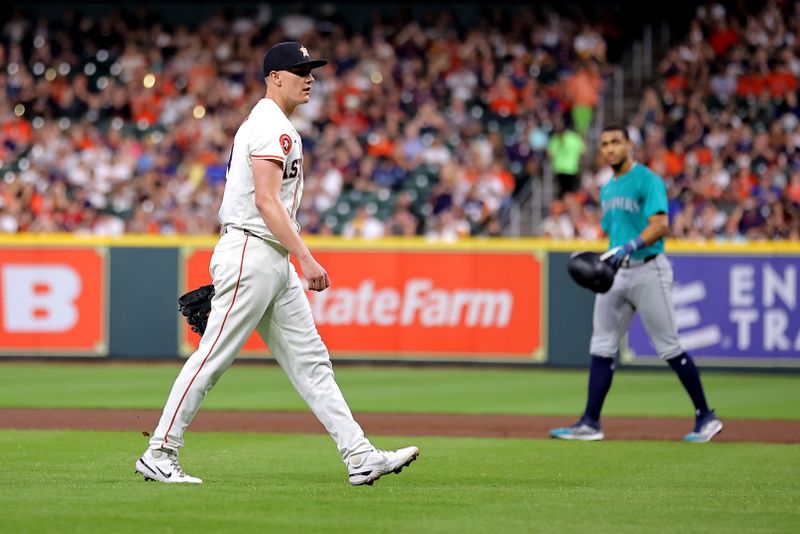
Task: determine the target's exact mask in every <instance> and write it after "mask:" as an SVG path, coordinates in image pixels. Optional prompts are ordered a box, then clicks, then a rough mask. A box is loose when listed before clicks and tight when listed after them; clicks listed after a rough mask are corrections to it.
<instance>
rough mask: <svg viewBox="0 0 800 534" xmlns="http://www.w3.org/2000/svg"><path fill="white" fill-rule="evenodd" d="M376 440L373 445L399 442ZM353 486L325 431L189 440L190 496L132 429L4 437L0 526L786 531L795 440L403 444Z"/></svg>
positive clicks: (797, 506)
mask: <svg viewBox="0 0 800 534" xmlns="http://www.w3.org/2000/svg"><path fill="white" fill-rule="evenodd" d="M411 442H412V440H411V439H403V438H398V437H384V438H381V439H380V440H379V441H377V444H378V445H379V446H382V447H397V446H402V445H406V444H410V443H411ZM413 442H414V443H416V444H418V445H419V446H420V448H421V455H420V458H419V460H418V461H417V462H416V463H415V464H413V465H411V466H410V467H409V468H408V469H407V470H405V471H403V473H402V474H400V475H399V476H396V475H390V476H387V477H385V478H384V479H381V480H380V481H378V482H377V483H376V485H375V486H373V487H360V488H353V487H350V486H349V485H348V484H347V481H346V475H345V469H344V467H343V465H342V464H341V462H340V460H339V458H338V454H337V452H336V450H335V447H334V445H333V442H332V441H331V440H330V439H329V438H328V437H327V436H301V435H291V434H287V435H268V434H213V433H209V434H202V433H201V434H193V435H192V436H190V438H189V442H188V444H187V448H186V449H185V450H184V453H183V464H184V467H185V468H186V469H187V471H188V472H190V473H193V474H196V475H198V476H201V477H203V478H204V479H205V484H203V485H202V486H192V487H186V486H181V487H174V486H168V485H163V484H157V483H154V482H150V483H145V482H144V481H142V480H141V479H140V478H139V477H137V476H135V475H134V473H133V464H134V462H135V460H136V458H137V456H138V455H139V454H140V453H141V451H142V449H143V448H144V446H145V441H144V438H142V437H141V436H140V435H138V434H136V433H133V432H131V433H122V432H119V433H113V432H22V431H8V430H2V431H0V450H2V451H3V452H2V469H0V516H2V518H3V522H2V530H3V531H4V532H13V533H23V532H80V533H91V532H103V533H107V532H114V533H124V532H131V533H142V532H192V533H194V532H223V533H224V532H276V531H277V532H348V533H349V532H498V533H499V532H699V531H703V532H796V531H797V530H796V529H797V526H798V524H800V497H798V496H800V476H798V475H799V474H800V446H788V445H765V444H757V445H755V444H725V443H712V444H709V445H706V446H692V445H687V444H684V443H668V442H603V443H565V442H555V441H536V440H511V439H507V440H493V439H451V438H414V439H413Z"/></svg>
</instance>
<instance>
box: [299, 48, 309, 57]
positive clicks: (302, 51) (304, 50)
mask: <svg viewBox="0 0 800 534" xmlns="http://www.w3.org/2000/svg"><path fill="white" fill-rule="evenodd" d="M300 52H301V53H302V54H303V57H308V50H307V49H306V47H305V46H301V47H300Z"/></svg>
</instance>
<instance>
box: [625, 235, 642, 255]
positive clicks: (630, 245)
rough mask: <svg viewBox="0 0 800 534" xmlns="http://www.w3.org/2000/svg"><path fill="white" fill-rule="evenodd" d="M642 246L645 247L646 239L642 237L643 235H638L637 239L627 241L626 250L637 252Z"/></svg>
mask: <svg viewBox="0 0 800 534" xmlns="http://www.w3.org/2000/svg"><path fill="white" fill-rule="evenodd" d="M640 248H644V239H642V236H637V237H636V239H631V240H630V241H628V242H627V243H625V250H627V251H628V252H636V251H637V250H639V249H640Z"/></svg>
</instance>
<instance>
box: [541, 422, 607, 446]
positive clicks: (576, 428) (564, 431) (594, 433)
mask: <svg viewBox="0 0 800 534" xmlns="http://www.w3.org/2000/svg"><path fill="white" fill-rule="evenodd" d="M550 437H553V438H558V439H571V440H576V441H600V440H602V439H603V438H604V437H605V436H604V435H603V431H602V430H600V428H599V426H598V427H597V428H595V427H594V426H592V425H589V424H587V423H584V422H582V421H578V422H577V423H575V424H574V425H572V426H565V427H563V428H554V429H553V430H551V431H550Z"/></svg>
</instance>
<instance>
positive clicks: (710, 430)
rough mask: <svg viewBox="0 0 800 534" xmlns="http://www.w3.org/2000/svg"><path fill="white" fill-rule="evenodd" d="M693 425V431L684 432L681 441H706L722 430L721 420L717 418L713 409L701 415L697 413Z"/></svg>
mask: <svg viewBox="0 0 800 534" xmlns="http://www.w3.org/2000/svg"><path fill="white" fill-rule="evenodd" d="M696 419H697V420H696V422H695V425H694V431H693V432H690V433H689V434H686V435H685V436H684V437H683V441H688V442H690V443H708V442H709V441H711V438H713V437H714V436H716V435H717V434H719V433H720V432H722V421H720V420H719V419H717V414H716V413H714V410H710V411H708V412H707V413H705V414H704V415H703V416H700V415H698V416H697V418H696Z"/></svg>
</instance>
